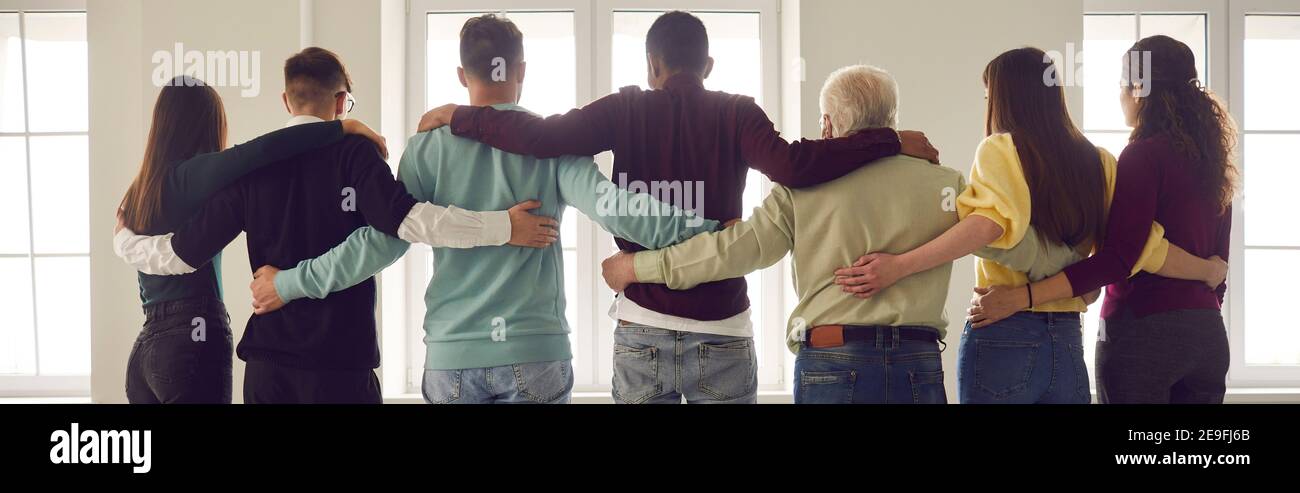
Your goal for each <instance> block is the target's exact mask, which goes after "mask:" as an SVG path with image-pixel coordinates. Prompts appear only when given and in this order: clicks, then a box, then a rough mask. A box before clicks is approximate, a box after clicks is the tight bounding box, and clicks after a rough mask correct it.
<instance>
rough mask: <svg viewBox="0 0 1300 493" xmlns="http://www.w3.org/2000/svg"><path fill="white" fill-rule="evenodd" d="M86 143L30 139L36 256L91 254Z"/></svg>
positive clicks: (73, 139)
mask: <svg viewBox="0 0 1300 493" xmlns="http://www.w3.org/2000/svg"><path fill="white" fill-rule="evenodd" d="M87 140H88V138H87V137H86V136H84V135H76V136H59V137H32V139H31V149H32V151H31V152H32V219H33V222H34V226H35V227H34V235H35V237H34V238H33V239H34V240H35V241H34V246H35V250H36V253H88V252H89V251H90V221H89V217H88V216H89V214H90V183H89V181H90V180H89V170H88V165H87V163H88V162H89V157H88V154H87ZM112 213H113V211H104V214H112Z"/></svg>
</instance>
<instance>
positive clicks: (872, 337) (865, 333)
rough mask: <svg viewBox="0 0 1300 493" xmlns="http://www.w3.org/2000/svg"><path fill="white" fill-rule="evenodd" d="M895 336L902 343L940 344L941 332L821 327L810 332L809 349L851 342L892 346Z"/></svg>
mask: <svg viewBox="0 0 1300 493" xmlns="http://www.w3.org/2000/svg"><path fill="white" fill-rule="evenodd" d="M894 334H897V337H898V340H900V341H921V342H934V343H937V342H939V332H938V331H936V330H934V329H932V328H930V327H918V326H898V327H890V326H887V325H819V326H817V327H813V328H812V329H810V330H809V331H808V347H810V348H814V349H820V348H829V347H840V346H843V345H844V343H846V342H849V341H854V342H866V343H871V344H875V342H876V339H877V338H878V337H879V338H883V341H882V344H885V345H890V344H892V341H893V338H894V337H895V336H894Z"/></svg>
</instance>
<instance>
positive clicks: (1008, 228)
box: [967, 209, 1025, 250]
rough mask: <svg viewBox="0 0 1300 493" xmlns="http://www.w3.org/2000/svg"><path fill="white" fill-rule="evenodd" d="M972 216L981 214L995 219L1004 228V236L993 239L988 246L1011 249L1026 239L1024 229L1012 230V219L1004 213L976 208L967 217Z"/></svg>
mask: <svg viewBox="0 0 1300 493" xmlns="http://www.w3.org/2000/svg"><path fill="white" fill-rule="evenodd" d="M970 216H980V217H982V218H985V219H988V220H990V221H993V222H994V223H996V224H997V225H998V226H999V227H1001V228H1002V236H999V237H998V239H996V240H993V242H992V243H989V244H988V246H990V247H993V248H1001V249H1003V250H1010V249H1012V248H1015V246H1016V245H1018V244H1020V241H1021V240H1024V239H1025V234H1024V232H1023V231H1021V232H1020V234H1016V232H1015V231H1012V224H1011V221H1010V220H1008V219H1007V218H1006V217H1003V216H1002V215H1000V214H998V213H997V212H996V211H994V210H989V209H976V210H974V211H971V213H970V214H969V215H967V217H970Z"/></svg>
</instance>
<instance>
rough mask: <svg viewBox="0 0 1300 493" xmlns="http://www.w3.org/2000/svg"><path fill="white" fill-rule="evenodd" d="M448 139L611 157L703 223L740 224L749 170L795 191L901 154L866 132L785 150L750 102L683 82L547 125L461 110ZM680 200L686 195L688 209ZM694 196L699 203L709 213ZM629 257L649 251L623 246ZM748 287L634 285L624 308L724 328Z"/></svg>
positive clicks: (890, 139)
mask: <svg viewBox="0 0 1300 493" xmlns="http://www.w3.org/2000/svg"><path fill="white" fill-rule="evenodd" d="M451 131H452V133H453V134H455V135H457V136H461V137H467V138H470V139H474V140H478V141H480V142H483V143H485V144H488V145H490V146H492V147H496V148H498V149H501V150H503V151H506V152H513V153H517V154H527V155H532V156H537V157H540V158H550V157H556V156H562V155H566V154H568V155H594V154H598V153H601V152H604V151H610V150H612V151H614V176H613V177H612V178H613V181H614V183H617V184H619V186H625V184H626V185H632V184H633V181H634V180H635V181H640V182H641V183H642V184H644V185H646V186H647V190H656V189H658V187H649V185H651V184H654V183H657V182H658V183H665V182H666V183H668V184H672V183H676V184H679V185H681V186H679V187H678V188H677V190H682V191H683V192H684V191H685V190H686V188H685V185H686V184H687V183H690V184H692V185H691V186H692V189H691V190H692V191H697V188H696V187H697V186H702V187H703V191H702V193H698V194H695V193H692V194H685V193H674V194H672V196H671V197H663V196H658V198H659V199H660V200H661V201H663V202H666V203H672V204H673V205H676V206H678V207H681V208H683V209H686V210H696V211H699V212H701V213H702V215H703V216H704V217H705V218H708V219H715V220H718V221H723V222H725V221H728V220H731V219H736V218H739V217H741V207H742V205H741V198H742V194H743V192H744V189H745V176H746V173H747V172H748V170H749V169H750V168H753V169H755V170H758V171H761V172H763V174H766V175H767V176H768V177H769V178H771V179H772V181H774V182H777V183H780V184H782V185H786V186H790V187H795V188H798V187H808V186H812V185H817V184H820V183H825V182H828V181H831V180H834V179H836V178H839V177H841V176H844V175H846V174H848V173H849V172H852V171H853V170H856V169H858V168H859V167H861V166H862V165H863V164H866V163H868V162H871V161H874V160H876V159H880V158H882V157H888V156H893V155H896V154H898V153H899V150H900V143H899V140H898V134H897V133H896V132H894V131H893V130H891V129H887V128H886V129H870V130H863V131H861V132H858V133H856V134H854V135H852V136H849V137H844V138H839V139H830V140H820V141H810V140H800V141H798V142H793V143H791V142H786V141H785V139H782V138H781V134H780V133H778V132H777V131H776V129H775V128H774V127H773V125H772V121H771V120H769V119H768V118H767V114H765V113H764V112H763V110H762V108H760V107H759V106H758V105H757V104H755V102H754V98H751V97H748V96H738V95H734V94H727V93H724V92H717V91H709V90H706V89H705V88H704V81H703V80H702V79H700V78H699V77H698V76H694V75H688V74H679V75H675V76H673V77H672V78H670V79H669V80H668V81H667V82H666V83H665V85H664V89H663V90H657V91H643V90H641V89H640V88H637V87H625V88H623V89H621V90H619V92H617V93H615V94H611V95H609V96H606V97H604V98H601V99H600V100H597V101H595V102H593V103H591V104H589V105H587V106H585V107H583V108H580V109H575V110H572V111H569V112H568V113H566V114H564V115H556V116H552V117H550V118H546V119H542V118H540V117H538V116H535V115H532V114H529V113H527V112H523V111H496V110H493V109H492V108H486V107H482V108H480V107H472V106H461V107H460V108H458V109H457V110H456V114H455V115H454V116H453V118H452V124H451ZM682 195H688V196H687V197H686V198H685V203H683V197H682ZM696 197H700V198H702V199H703V202H704V204H703V208H702V209H701V208H700V204H698V203H695V202H697V199H696ZM616 243H618V247H619V248H620V249H622V250H625V251H633V252H636V251H641V250H644V249H645V248H643V247H641V246H640V245H637V244H635V243H632V242H629V241H626V240H622V239H617V240H616ZM745 290H746V288H745V279H744V278H737V279H728V280H725V281H719V282H711V283H705V284H701V285H699V286H698V287H695V288H692V289H689V290H684V291H673V290H671V289H668V287H667V286H664V285H662V284H633V285H632V286H629V287H628V288H627V290H626V291H625V292H624V293H623V294H624V296H627V297H628V299H630V300H632V301H634V302H636V304H638V305H640V306H643V307H645V308H648V309H651V310H654V311H656V312H659V313H663V314H667V315H672V316H676V317H683V318H689V319H694V320H705V321H712V320H722V319H726V318H730V317H733V316H735V315H738V314H740V313H741V312H744V311H745V310H746V309H748V308H749V299H748V298H747V297H746V296H745Z"/></svg>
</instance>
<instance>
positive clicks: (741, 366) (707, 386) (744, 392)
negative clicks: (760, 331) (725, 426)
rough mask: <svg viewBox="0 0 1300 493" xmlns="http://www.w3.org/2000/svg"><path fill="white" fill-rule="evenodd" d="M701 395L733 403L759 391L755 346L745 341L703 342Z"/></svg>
mask: <svg viewBox="0 0 1300 493" xmlns="http://www.w3.org/2000/svg"><path fill="white" fill-rule="evenodd" d="M699 355H700V392H703V393H705V394H708V395H709V396H710V397H713V398H714V399H717V400H720V401H729V400H732V399H738V398H741V397H745V396H748V395H750V394H753V393H754V392H755V391H756V390H758V375H757V373H756V372H757V367H756V366H755V363H754V360H755V354H754V344H753V342H752V341H751V340H750V339H741V340H738V341H731V342H725V343H718V344H707V343H701V344H700V348H699Z"/></svg>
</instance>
